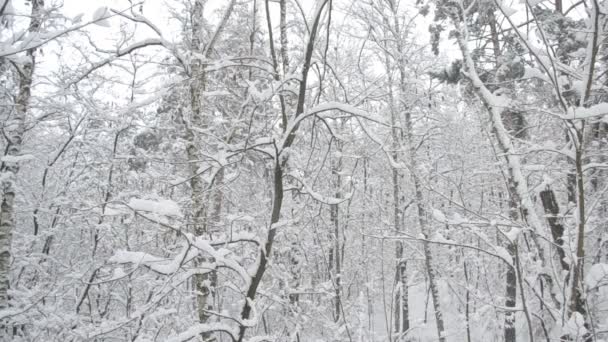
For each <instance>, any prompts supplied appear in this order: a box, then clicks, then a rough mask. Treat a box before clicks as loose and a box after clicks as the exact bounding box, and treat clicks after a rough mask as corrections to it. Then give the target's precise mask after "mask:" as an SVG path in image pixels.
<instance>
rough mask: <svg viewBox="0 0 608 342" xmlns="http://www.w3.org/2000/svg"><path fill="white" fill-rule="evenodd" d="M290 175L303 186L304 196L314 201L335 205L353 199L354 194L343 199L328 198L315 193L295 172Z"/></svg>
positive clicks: (349, 194)
mask: <svg viewBox="0 0 608 342" xmlns="http://www.w3.org/2000/svg"><path fill="white" fill-rule="evenodd" d="M288 175H289V176H290V177H292V178H293V179H295V180H296V181H298V183H300V184H302V190H300V192H302V193H304V194H308V195H309V196H310V197H312V198H313V199H314V200H316V201H318V202H321V203H325V204H328V205H334V204H340V203H342V202H345V201H348V200H349V199H350V198H351V197H352V195H353V194H352V193H348V194H347V195H346V196H345V197H343V198H336V197H328V196H325V195H322V194H320V193H318V192H316V191H314V190H313V189H312V188H311V187H310V186H309V185H308V184H306V182H305V181H304V180H303V179H302V178H300V177H299V176H298V175H297V174H296V173H294V172H290V173H288Z"/></svg>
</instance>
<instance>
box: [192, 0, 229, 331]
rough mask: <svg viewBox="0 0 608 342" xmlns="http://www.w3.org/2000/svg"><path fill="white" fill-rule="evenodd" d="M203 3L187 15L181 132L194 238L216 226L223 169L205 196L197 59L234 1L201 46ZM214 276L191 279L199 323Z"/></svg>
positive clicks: (202, 85) (201, 76) (202, 79)
mask: <svg viewBox="0 0 608 342" xmlns="http://www.w3.org/2000/svg"><path fill="white" fill-rule="evenodd" d="M204 3H205V1H204V0H195V2H194V4H193V8H192V13H191V20H192V22H191V25H192V46H191V48H192V52H193V53H195V54H197V55H198V56H195V57H193V58H192V62H191V63H190V75H191V79H192V81H191V83H190V108H191V113H192V114H191V117H190V120H189V121H186V120H185V122H184V123H185V131H186V132H185V133H186V139H185V140H186V142H187V146H186V156H187V159H188V162H189V163H188V164H189V171H190V188H191V202H192V213H191V218H192V222H193V231H194V234H195V235H197V236H208V235H209V225H216V224H217V223H218V222H219V218H220V213H221V209H222V200H223V194H222V192H221V190H220V189H221V188H220V187H221V183H222V181H223V176H224V170H223V168H222V167H221V166H220V170H218V172H217V174H216V176H215V180H214V184H212V185H211V186H214V185H215V189H213V191H212V192H211V194H210V195H209V196H205V184H204V182H203V180H202V179H201V177H200V174H199V165H198V162H197V161H198V160H199V159H200V150H201V146H200V144H201V141H200V139H198V137H197V136H196V134H195V130H196V129H197V128H199V129H200V128H203V127H205V126H207V122H206V120H205V118H204V113H203V93H204V91H205V89H206V86H207V84H206V82H207V80H206V73H205V70H204V67H203V61H202V60H201V58H202V57H201V56H204V57H207V56H208V55H209V54H210V52H211V51H212V50H213V48H214V44H215V43H216V42H217V39H218V36H219V35H220V34H221V32H222V30H223V28H224V26H225V25H226V22H227V21H228V18H229V17H230V15H231V13H232V10H233V8H234V4H235V1H234V0H232V1H230V3H228V5H227V8H226V10H225V12H224V15H223V17H222V19H221V21H220V23H219V24H218V26H217V28H216V30H215V32H214V34H213V35H212V38H211V39H210V41H209V42H207V43H206V44H205V45H203V43H202V42H201V38H202V37H203V36H204V28H203V8H204ZM205 261H206V260H205V259H204V258H198V259H197V260H196V263H197V264H200V263H202V262H205ZM216 279H217V275H216V274H215V272H209V273H205V274H196V275H195V276H194V278H193V282H194V284H193V287H194V289H195V291H196V308H197V309H196V310H197V312H196V314H197V318H198V320H199V322H200V323H206V322H208V320H209V318H210V314H209V309H210V308H211V304H212V303H211V302H212V299H213V297H212V294H213V293H212V291H213V289H214V287H215V285H216V284H215V283H216ZM210 337H211V335H210V334H209V333H203V334H202V338H203V340H207V339H209V338H210Z"/></svg>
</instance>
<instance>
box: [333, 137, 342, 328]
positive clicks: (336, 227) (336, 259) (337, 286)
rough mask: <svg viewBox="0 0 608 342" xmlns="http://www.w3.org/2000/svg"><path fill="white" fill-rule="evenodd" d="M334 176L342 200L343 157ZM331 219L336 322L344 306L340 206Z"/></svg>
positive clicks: (334, 161)
mask: <svg viewBox="0 0 608 342" xmlns="http://www.w3.org/2000/svg"><path fill="white" fill-rule="evenodd" d="M336 150H337V151H338V153H341V152H342V148H341V143H340V142H339V141H338V142H336ZM331 168H332V174H334V175H335V183H334V189H335V196H336V198H340V195H341V194H340V186H341V183H342V177H340V172H341V171H342V157H341V156H338V157H337V158H336V159H335V160H332V166H331ZM330 219H331V222H332V226H333V237H332V238H333V246H332V247H331V249H332V252H331V254H332V259H333V260H331V262H332V264H330V271H332V270H333V272H332V273H333V274H330V276H331V277H332V278H333V282H334V292H335V296H336V298H335V300H334V321H335V322H338V321H340V316H341V315H340V312H341V308H342V304H341V302H340V300H341V299H340V296H341V295H342V284H341V277H342V273H341V272H342V269H341V268H342V265H341V253H340V207H339V205H338V204H331V205H330Z"/></svg>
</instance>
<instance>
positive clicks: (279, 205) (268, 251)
mask: <svg viewBox="0 0 608 342" xmlns="http://www.w3.org/2000/svg"><path fill="white" fill-rule="evenodd" d="M327 2H328V0H325V1H324V2H323V3H322V4H321V5H320V8H319V10H318V13H317V16H316V17H315V18H314V22H313V25H312V28H311V30H310V37H309V39H308V44H307V46H306V53H305V56H304V63H303V65H302V78H301V79H300V87H299V91H298V102H297V106H296V112H295V115H294V119H297V118H298V116H300V115H301V114H302V113H304V102H305V101H306V85H307V83H308V81H307V80H308V71H309V70H310V64H311V60H312V54H313V50H314V42H315V39H316V35H317V31H318V29H319V22H320V20H321V13H322V11H323V7H325V5H326V4H327ZM297 129H298V126H295V127H294V128H293V129H292V130H291V131H290V132H287V131H286V130H287V126H283V131H284V132H283V133H284V134H287V137H286V138H285V142H284V143H283V146H278V148H277V155H276V156H275V159H274V168H273V169H274V173H273V180H272V182H273V201H272V211H271V214H270V226H269V227H268V234H267V235H266V243H264V246H263V247H262V248H261V250H260V251H259V253H258V257H257V263H256V265H257V267H256V268H255V271H254V274H253V276H252V277H251V282H250V283H249V286H248V288H247V291H246V294H245V296H246V300H245V303H244V305H243V309H242V310H241V319H243V320H247V319H250V318H251V311H252V310H253V307H252V305H253V304H254V303H253V301H254V300H255V297H256V295H257V292H258V288H259V286H260V284H261V283H262V278H263V277H264V273H266V268H267V265H268V260H269V258H270V257H271V256H272V244H273V243H274V238H275V236H276V233H277V231H276V230H277V224H278V223H279V221H280V219H281V210H282V209H283V195H284V193H283V181H284V174H283V168H284V167H285V166H286V164H287V158H283V156H282V155H281V152H283V151H284V150H285V149H289V148H290V147H291V145H292V144H293V142H294V140H295V137H296V131H297ZM246 332H247V326H245V325H241V326H240V328H239V332H238V338H237V339H236V340H237V341H238V342H242V341H243V340H244V339H245V334H246Z"/></svg>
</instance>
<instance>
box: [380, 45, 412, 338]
mask: <svg viewBox="0 0 608 342" xmlns="http://www.w3.org/2000/svg"><path fill="white" fill-rule="evenodd" d="M385 63H386V67H387V70H390V69H391V63H390V60H389V56H388V55H387V56H386V57H385ZM388 87H389V89H388V97H389V108H390V114H391V117H390V120H391V126H392V128H391V139H392V140H393V145H392V149H393V151H392V153H391V158H393V161H394V164H397V163H398V162H399V153H398V152H399V149H400V148H401V144H402V140H403V130H401V129H399V127H398V125H397V115H398V113H396V110H395V99H394V95H393V89H392V87H393V77H392V74H391V73H390V72H389V73H388ZM402 177H403V176H402V175H401V173H400V172H399V169H398V168H397V167H392V168H391V179H392V182H393V184H392V186H393V225H394V229H395V233H397V234H399V233H401V232H402V231H403V227H402V225H401V223H402V216H403V212H402V210H403V209H402V208H401V206H402V203H401V196H402V195H401V187H400V184H401V178H402ZM403 247H404V244H403V242H397V245H396V246H395V260H396V262H397V268H396V272H395V285H396V289H395V309H394V312H395V317H394V323H393V324H394V327H393V331H394V332H395V334H396V339H399V338H400V336H403V334H404V333H405V332H406V331H408V330H409V328H410V319H409V305H408V288H407V283H408V279H407V264H406V260H405V255H404V248H403Z"/></svg>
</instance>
